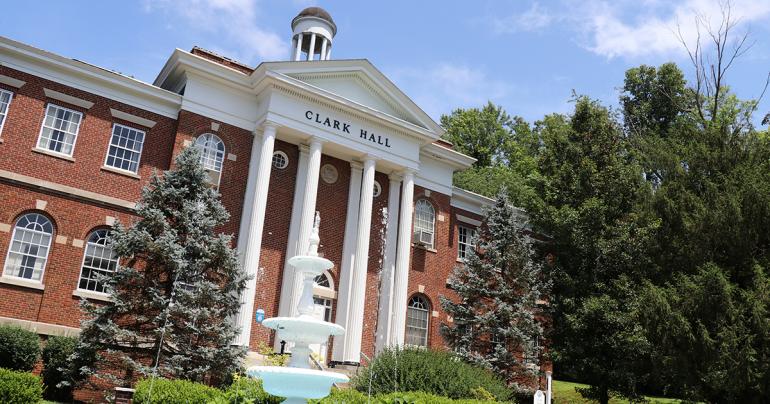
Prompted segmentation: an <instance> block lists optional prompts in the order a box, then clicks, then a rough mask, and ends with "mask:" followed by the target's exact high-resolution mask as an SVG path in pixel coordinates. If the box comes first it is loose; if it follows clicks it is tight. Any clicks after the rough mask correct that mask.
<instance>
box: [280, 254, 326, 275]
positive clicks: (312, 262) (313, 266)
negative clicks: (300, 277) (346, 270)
mask: <svg viewBox="0 0 770 404" xmlns="http://www.w3.org/2000/svg"><path fill="white" fill-rule="evenodd" d="M288 263H289V265H291V266H293V267H294V268H297V271H298V272H302V273H310V274H313V275H314V276H317V275H321V274H322V273H323V272H324V271H326V270H327V269H331V268H333V267H334V263H333V262H331V261H329V260H327V259H326V258H321V257H316V256H313V255H297V256H294V257H291V258H289V260H288Z"/></svg>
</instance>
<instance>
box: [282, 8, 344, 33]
mask: <svg viewBox="0 0 770 404" xmlns="http://www.w3.org/2000/svg"><path fill="white" fill-rule="evenodd" d="M303 17H316V18H320V19H322V20H325V21H326V22H328V23H329V24H330V25H331V26H332V31H333V33H332V35H334V34H336V33H337V24H335V23H334V20H333V19H332V16H331V14H329V12H328V11H326V10H324V9H322V8H321V7H308V8H306V9H304V10H302V11H300V12H299V14H297V16H296V17H294V19H293V20H291V27H292V28H294V26H295V25H296V23H297V20H299V19H301V18H303Z"/></svg>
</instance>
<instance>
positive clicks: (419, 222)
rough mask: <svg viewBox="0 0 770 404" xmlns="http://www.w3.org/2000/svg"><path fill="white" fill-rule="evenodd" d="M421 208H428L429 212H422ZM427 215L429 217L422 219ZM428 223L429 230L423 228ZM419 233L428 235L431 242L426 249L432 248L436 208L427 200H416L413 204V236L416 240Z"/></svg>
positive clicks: (434, 239)
mask: <svg viewBox="0 0 770 404" xmlns="http://www.w3.org/2000/svg"><path fill="white" fill-rule="evenodd" d="M421 206H425V207H428V208H430V211H422V210H421ZM427 215H430V217H429V218H428V217H423V216H427ZM428 219H430V220H428ZM423 222H424V223H423ZM428 222H430V229H428V228H427V227H426V226H425V225H427V224H428ZM420 231H424V232H426V233H430V240H431V241H430V244H427V245H426V247H428V248H433V246H434V245H435V244H436V208H434V207H433V204H432V203H430V201H428V200H427V199H418V200H417V202H415V203H414V235H415V238H416V239H417V240H419V235H420Z"/></svg>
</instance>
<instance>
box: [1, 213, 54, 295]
mask: <svg viewBox="0 0 770 404" xmlns="http://www.w3.org/2000/svg"><path fill="white" fill-rule="evenodd" d="M52 233H53V225H52V224H51V222H50V221H49V220H48V218H46V217H45V216H43V215H41V214H38V213H28V214H26V215H24V216H22V217H21V218H19V220H17V221H16V226H15V227H14V228H13V235H12V236H11V245H10V246H9V252H8V259H7V260H6V263H5V268H4V269H3V273H4V274H5V275H6V276H16V277H20V278H25V279H31V280H35V281H39V280H41V279H42V278H43V271H44V270H45V264H46V261H47V260H48V250H49V248H50V246H51V238H52Z"/></svg>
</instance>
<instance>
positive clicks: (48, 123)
mask: <svg viewBox="0 0 770 404" xmlns="http://www.w3.org/2000/svg"><path fill="white" fill-rule="evenodd" d="M82 119H83V114H81V113H80V112H77V111H73V110H71V109H67V108H62V107H60V106H58V105H53V104H48V108H46V111H45V120H43V127H42V128H41V129H40V139H39V140H38V142H37V147H38V148H40V149H45V150H50V151H52V152H55V153H61V154H64V155H67V156H72V151H73V150H74V149H75V139H76V138H77V137H78V131H79V130H80V121H81V120H82Z"/></svg>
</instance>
